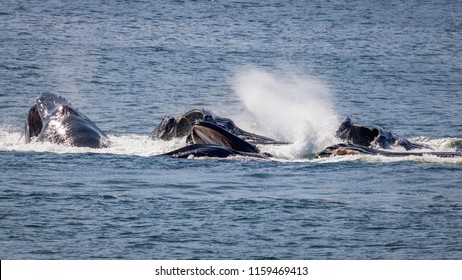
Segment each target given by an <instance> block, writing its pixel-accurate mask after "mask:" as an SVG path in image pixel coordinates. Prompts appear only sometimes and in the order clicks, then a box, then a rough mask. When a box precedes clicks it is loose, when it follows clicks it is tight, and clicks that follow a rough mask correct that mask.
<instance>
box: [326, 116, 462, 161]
mask: <svg viewBox="0 0 462 280" xmlns="http://www.w3.org/2000/svg"><path fill="white" fill-rule="evenodd" d="M336 136H337V137H338V138H340V139H342V140H344V141H346V143H340V144H337V145H333V146H330V147H327V148H325V149H324V150H323V151H321V152H320V153H318V154H317V157H330V156H339V155H357V154H364V155H381V156H387V157H403V156H424V155H433V156H438V157H462V152H441V151H432V150H431V148H430V147H427V146H424V145H420V144H416V143H412V142H411V141H409V140H407V139H405V138H401V137H399V136H396V135H394V134H392V133H391V132H390V131H388V130H386V129H384V128H382V127H378V126H376V127H373V128H368V127H365V126H362V125H357V124H353V123H352V122H351V119H350V118H347V119H346V120H345V121H344V122H343V123H342V124H341V125H340V127H339V129H338V130H337V133H336ZM394 147H399V148H401V149H403V148H404V150H405V151H393V150H391V148H394ZM422 149H425V150H422Z"/></svg>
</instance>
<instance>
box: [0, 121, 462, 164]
mask: <svg viewBox="0 0 462 280" xmlns="http://www.w3.org/2000/svg"><path fill="white" fill-rule="evenodd" d="M108 136H109V138H110V139H111V142H112V145H111V146H110V147H108V148H103V149H91V148H77V147H68V146H64V145H56V144H51V143H46V142H44V143H41V142H32V143H29V144H26V143H24V139H23V138H22V136H21V133H20V132H17V131H9V130H8V131H5V130H1V129H0V152H27V153H34V152H47V153H57V154H68V153H94V154H115V155H128V156H142V157H148V156H154V155H159V154H162V153H166V152H170V151H172V150H174V149H177V148H180V147H183V146H185V139H176V140H172V141H155V140H152V139H150V138H149V136H148V135H136V134H125V135H111V134H109V135H108ZM411 140H412V141H413V142H416V143H420V144H425V145H427V146H429V147H431V148H432V149H433V151H456V150H457V151H460V150H462V139H460V138H441V139H428V138H414V139H411ZM296 148H297V145H296V144H294V145H288V146H273V147H272V148H268V147H267V148H266V150H265V151H268V152H272V153H273V155H275V156H276V157H275V158H273V159H272V160H276V161H284V162H306V161H311V162H318V163H335V162H342V161H361V162H371V163H374V162H397V161H415V162H423V163H435V164H455V165H462V158H460V157H457V158H439V157H436V156H431V155H424V156H403V157H385V156H377V155H347V156H337V157H329V158H320V159H316V158H315V159H313V158H312V157H309V158H301V157H298V158H297V157H293V154H292V156H290V155H291V154H290V153H291V152H292V153H294V150H295V149H296ZM276 153H279V154H276Z"/></svg>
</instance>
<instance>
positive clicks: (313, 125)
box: [234, 69, 339, 157]
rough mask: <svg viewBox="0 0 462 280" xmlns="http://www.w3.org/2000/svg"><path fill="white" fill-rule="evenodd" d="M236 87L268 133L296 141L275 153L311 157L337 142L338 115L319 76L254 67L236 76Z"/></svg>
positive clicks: (241, 98)
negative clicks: (279, 72)
mask: <svg viewBox="0 0 462 280" xmlns="http://www.w3.org/2000/svg"><path fill="white" fill-rule="evenodd" d="M234 90H235V92H236V94H237V95H238V97H239V98H240V100H241V101H242V102H243V104H244V105H245V106H246V108H247V110H248V111H249V112H250V113H251V114H252V115H253V116H254V117H255V118H256V120H257V122H258V123H259V125H260V127H261V128H262V130H263V131H264V132H265V133H267V134H269V135H271V136H273V137H275V138H278V139H283V140H286V141H292V142H293V143H294V144H293V145H290V146H288V147H282V146H280V147H274V149H276V150H272V151H271V152H272V153H275V154H278V153H279V155H285V156H288V157H307V156H312V155H313V154H315V153H316V152H318V151H320V150H322V149H323V148H324V147H326V146H328V145H332V144H333V143H335V142H336V140H335V131H336V130H337V128H338V124H339V121H338V117H337V115H336V113H335V111H334V110H333V106H332V102H331V98H330V92H329V89H328V88H327V86H326V85H325V84H323V83H322V82H321V81H320V80H319V79H316V78H314V77H311V76H300V75H291V74H287V73H285V74H283V75H276V74H273V73H269V72H267V71H263V70H258V69H250V70H246V71H243V72H241V73H239V74H238V75H237V76H236V79H235V81H234Z"/></svg>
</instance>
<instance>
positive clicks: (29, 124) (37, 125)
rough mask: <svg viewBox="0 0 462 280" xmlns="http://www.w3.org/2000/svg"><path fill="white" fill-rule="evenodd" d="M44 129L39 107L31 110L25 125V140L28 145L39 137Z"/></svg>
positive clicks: (33, 107)
mask: <svg viewBox="0 0 462 280" xmlns="http://www.w3.org/2000/svg"><path fill="white" fill-rule="evenodd" d="M42 128H43V121H42V117H41V116H40V114H39V111H38V108H37V105H34V106H32V107H31V108H30V110H29V112H28V113H27V119H26V125H25V129H24V130H25V131H24V132H25V139H26V143H29V142H30V140H31V138H33V137H37V136H38V135H39V134H40V132H41V131H42Z"/></svg>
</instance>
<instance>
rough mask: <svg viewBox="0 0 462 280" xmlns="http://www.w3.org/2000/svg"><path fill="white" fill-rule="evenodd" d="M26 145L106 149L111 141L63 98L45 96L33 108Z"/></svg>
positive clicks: (30, 114)
mask: <svg viewBox="0 0 462 280" xmlns="http://www.w3.org/2000/svg"><path fill="white" fill-rule="evenodd" d="M24 135H25V141H26V143H29V142H31V141H33V140H34V141H44V142H51V143H55V144H63V145H67V146H75V147H88V148H103V147H107V146H108V145H109V144H110V141H109V138H108V137H107V136H106V134H104V132H102V131H101V130H100V129H99V128H98V127H97V126H96V125H95V123H93V122H92V121H91V120H90V119H89V118H87V117H86V116H85V115H83V114H82V113H80V112H79V111H78V110H77V109H75V108H73V107H72V106H71V104H70V103H69V102H68V101H67V100H66V99H65V98H64V97H61V96H57V95H55V94H52V93H44V94H41V95H40V96H39V97H38V98H37V100H36V102H35V104H34V105H33V106H32V107H31V108H30V109H29V112H28V114H27V119H26V124H25V128H24Z"/></svg>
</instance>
